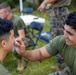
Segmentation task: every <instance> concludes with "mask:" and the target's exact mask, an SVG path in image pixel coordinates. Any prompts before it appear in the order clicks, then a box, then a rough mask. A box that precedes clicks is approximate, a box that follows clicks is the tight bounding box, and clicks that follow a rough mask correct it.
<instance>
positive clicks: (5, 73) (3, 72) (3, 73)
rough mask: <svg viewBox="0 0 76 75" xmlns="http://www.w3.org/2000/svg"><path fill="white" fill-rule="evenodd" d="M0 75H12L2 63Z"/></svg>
mask: <svg viewBox="0 0 76 75" xmlns="http://www.w3.org/2000/svg"><path fill="white" fill-rule="evenodd" d="M0 75H12V74H10V73H9V71H8V70H7V69H6V68H5V67H4V66H3V65H2V62H1V61H0Z"/></svg>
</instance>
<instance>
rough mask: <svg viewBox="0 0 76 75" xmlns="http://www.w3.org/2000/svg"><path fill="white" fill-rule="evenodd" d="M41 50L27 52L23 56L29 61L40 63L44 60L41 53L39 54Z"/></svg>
mask: <svg viewBox="0 0 76 75" xmlns="http://www.w3.org/2000/svg"><path fill="white" fill-rule="evenodd" d="M39 51H40V50H39V49H35V50H30V51H28V50H27V51H26V52H25V53H24V54H23V56H24V57H25V58H26V59H28V60H29V61H32V62H33V61H39V60H43V58H42V56H41V53H40V52H39Z"/></svg>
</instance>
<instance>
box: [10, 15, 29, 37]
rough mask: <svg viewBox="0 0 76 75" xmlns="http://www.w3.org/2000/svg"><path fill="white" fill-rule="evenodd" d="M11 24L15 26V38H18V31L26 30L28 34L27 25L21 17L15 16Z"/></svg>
mask: <svg viewBox="0 0 76 75" xmlns="http://www.w3.org/2000/svg"><path fill="white" fill-rule="evenodd" d="M11 22H12V23H13V25H14V32H15V36H18V30H20V29H24V30H25V34H27V33H28V30H27V27H26V25H25V24H24V22H23V20H22V19H21V18H20V17H19V16H17V15H14V14H13V15H12V18H11Z"/></svg>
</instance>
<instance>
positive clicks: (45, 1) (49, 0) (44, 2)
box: [38, 0, 58, 11]
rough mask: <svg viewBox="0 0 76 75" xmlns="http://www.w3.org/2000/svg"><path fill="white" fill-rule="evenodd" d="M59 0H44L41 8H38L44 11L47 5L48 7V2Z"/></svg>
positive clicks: (53, 2) (52, 2)
mask: <svg viewBox="0 0 76 75" xmlns="http://www.w3.org/2000/svg"><path fill="white" fill-rule="evenodd" d="M57 1H58V0H44V1H43V2H42V3H41V5H40V6H39V8H38V10H41V11H43V10H44V9H45V7H46V5H47V4H50V3H51V4H52V5H53V4H55V3H56V2H57Z"/></svg>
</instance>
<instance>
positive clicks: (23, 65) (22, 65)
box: [17, 57, 28, 72]
mask: <svg viewBox="0 0 76 75" xmlns="http://www.w3.org/2000/svg"><path fill="white" fill-rule="evenodd" d="M27 63H28V61H25V60H24V59H23V57H22V58H21V59H18V66H17V71H18V72H20V71H23V70H24V69H25V68H26V67H27Z"/></svg>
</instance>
